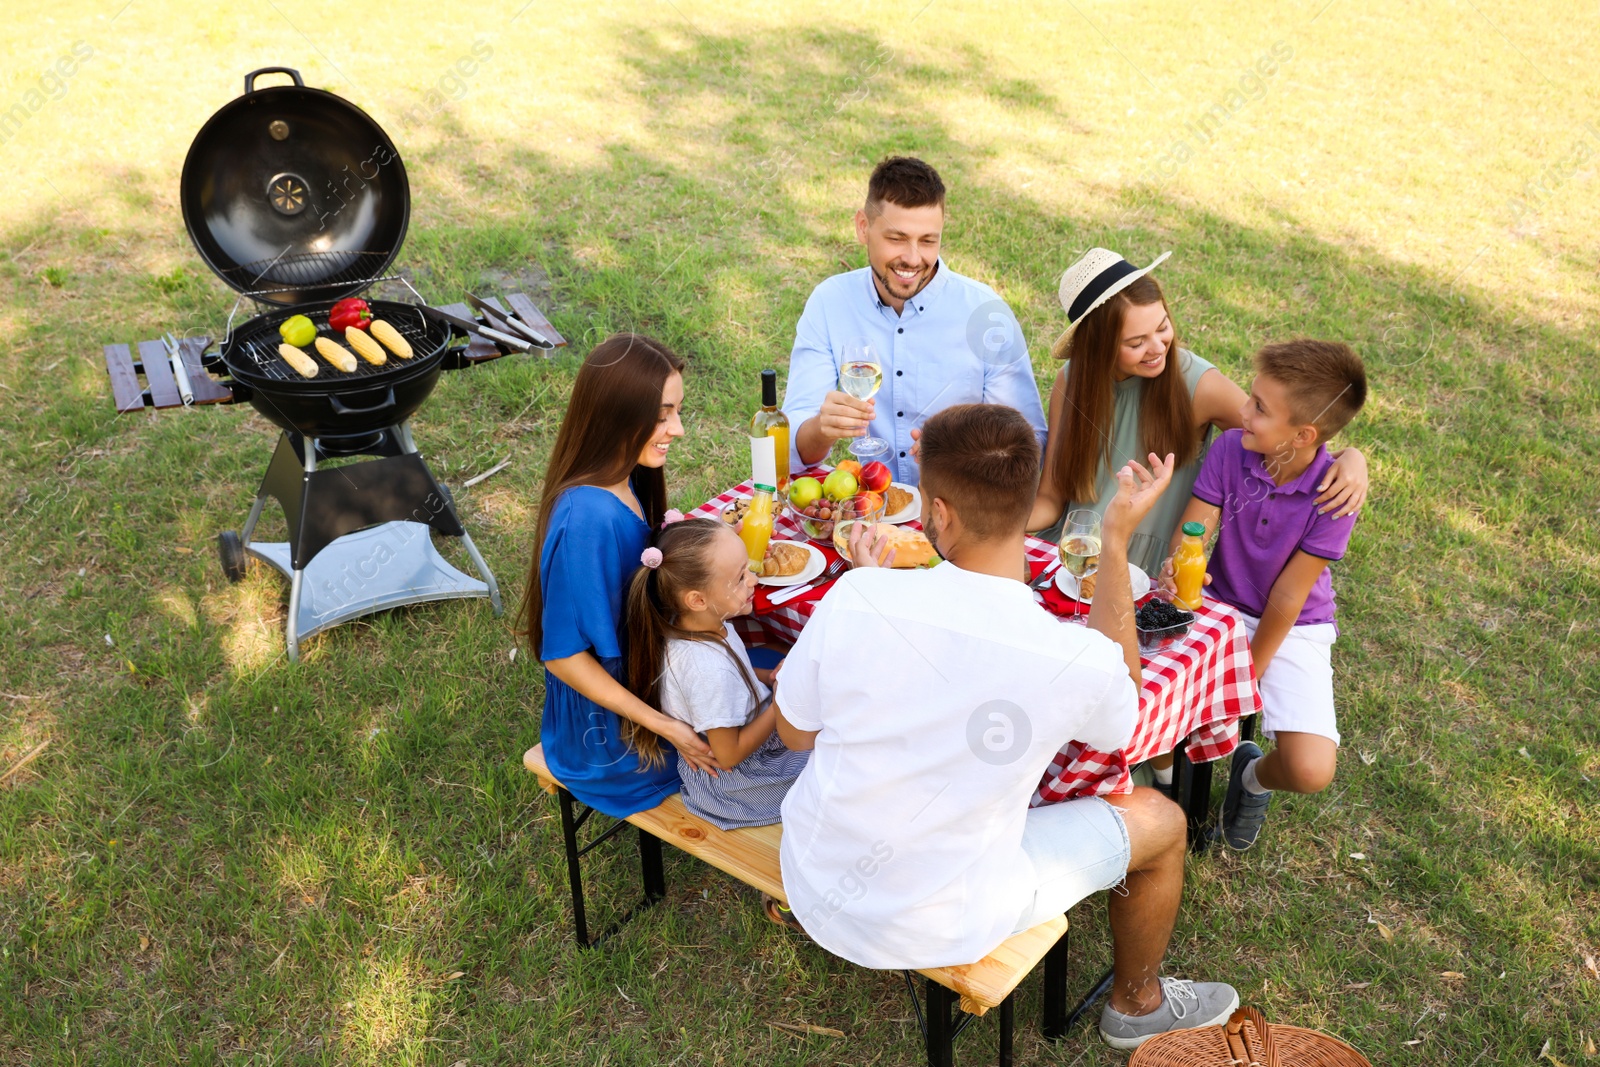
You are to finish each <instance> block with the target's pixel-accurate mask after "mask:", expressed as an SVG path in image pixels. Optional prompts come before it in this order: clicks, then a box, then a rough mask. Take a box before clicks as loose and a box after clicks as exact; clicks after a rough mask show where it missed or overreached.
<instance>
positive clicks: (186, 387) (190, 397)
mask: <svg viewBox="0 0 1600 1067" xmlns="http://www.w3.org/2000/svg"><path fill="white" fill-rule="evenodd" d="M161 343H162V344H164V345H166V346H167V358H168V359H170V360H171V361H172V377H173V380H174V381H176V382H177V383H178V395H179V396H180V397H182V398H183V406H184V407H188V406H190V405H191V404H193V403H194V388H193V387H192V386H191V385H190V384H189V372H188V371H187V370H185V369H184V367H183V352H182V351H181V350H180V349H179V348H178V339H177V338H176V337H174V336H172V334H170V333H164V334H162V335H161Z"/></svg>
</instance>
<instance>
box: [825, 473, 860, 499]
mask: <svg viewBox="0 0 1600 1067" xmlns="http://www.w3.org/2000/svg"><path fill="white" fill-rule="evenodd" d="M857 488H858V486H857V483H856V476H855V475H854V474H851V473H850V472H849V471H847V470H836V471H834V472H833V473H831V474H829V475H828V477H827V479H826V480H825V481H824V482H823V483H822V495H823V496H825V497H827V498H828V499H829V500H848V499H849V498H850V497H853V496H855V495H856V489H857Z"/></svg>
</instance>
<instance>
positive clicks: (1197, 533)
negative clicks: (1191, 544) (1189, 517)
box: [1183, 522, 1206, 537]
mask: <svg viewBox="0 0 1600 1067" xmlns="http://www.w3.org/2000/svg"><path fill="white" fill-rule="evenodd" d="M1183 532H1184V533H1186V534H1188V535H1189V536H1190V537H1204V536H1205V535H1206V527H1205V523H1201V522H1186V523H1184V524H1183Z"/></svg>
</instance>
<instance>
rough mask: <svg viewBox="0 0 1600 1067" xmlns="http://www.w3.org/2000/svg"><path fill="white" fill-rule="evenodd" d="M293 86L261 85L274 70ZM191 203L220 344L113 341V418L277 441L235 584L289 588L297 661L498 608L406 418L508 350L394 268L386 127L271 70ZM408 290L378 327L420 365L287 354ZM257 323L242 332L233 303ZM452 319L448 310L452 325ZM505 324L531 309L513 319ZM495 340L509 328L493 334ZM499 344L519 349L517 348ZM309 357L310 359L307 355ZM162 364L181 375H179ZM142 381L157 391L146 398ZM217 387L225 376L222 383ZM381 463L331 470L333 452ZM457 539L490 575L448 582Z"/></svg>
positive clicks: (225, 542) (191, 189)
mask: <svg viewBox="0 0 1600 1067" xmlns="http://www.w3.org/2000/svg"><path fill="white" fill-rule="evenodd" d="M274 73H276V74H283V75H287V76H288V77H289V78H290V79H291V80H292V81H293V85H292V86H288V85H280V86H273V87H269V88H263V89H257V88H256V85H255V82H256V79H257V78H258V77H260V76H261V75H264V74H274ZM180 200H181V203H182V206H183V219H184V226H185V229H186V230H187V231H188V233H189V236H190V238H191V239H192V240H193V242H194V245H195V249H196V250H197V251H198V252H199V254H200V257H201V258H202V259H203V260H204V261H205V262H206V264H207V266H209V267H210V268H211V270H212V271H213V272H214V273H215V274H216V275H217V276H218V277H219V278H221V279H222V280H223V281H224V282H225V283H227V284H228V286H229V287H231V288H232V289H234V290H235V291H236V292H237V293H238V296H237V298H236V299H235V302H234V305H233V309H232V311H231V312H230V313H229V315H228V324H227V330H226V332H225V336H224V337H223V340H222V342H221V344H220V346H219V349H218V350H217V351H214V352H208V351H206V348H207V346H208V342H205V341H200V342H195V341H193V340H190V341H186V342H184V343H182V344H176V343H174V344H173V345H172V346H170V347H169V348H168V349H167V350H163V348H162V346H161V344H160V343H159V342H141V343H140V345H139V354H140V357H141V362H139V363H135V362H133V360H132V358H131V356H130V353H129V351H128V348H127V346H126V345H108V346H106V364H107V369H108V372H109V373H110V375H111V380H112V386H113V394H114V396H115V398H116V402H117V408H118V410H119V411H131V410H142V409H143V408H144V407H145V406H146V404H149V405H150V406H153V407H168V406H177V405H178V403H179V399H180V395H181V394H184V392H185V390H187V391H188V395H182V404H183V406H186V407H187V406H189V405H190V404H191V403H193V404H208V403H237V402H239V401H247V402H248V403H250V404H251V405H252V406H253V407H255V409H256V410H257V411H259V412H261V414H262V415H264V416H265V417H266V418H268V419H269V420H271V421H272V422H273V423H274V424H276V425H277V426H278V427H280V428H281V429H282V431H283V432H282V434H281V435H280V437H279V438H278V443H277V446H276V447H275V449H274V450H273V454H272V458H271V460H270V462H269V463H268V465H267V471H266V474H265V476H264V477H263V479H262V482H261V487H260V490H259V491H258V492H257V494H256V498H255V502H254V503H253V504H252V506H251V508H250V513H249V517H248V518H247V519H246V520H245V523H244V527H243V529H242V530H240V531H239V532H235V531H232V530H225V531H223V532H222V533H221V534H219V535H218V542H217V543H218V551H219V555H220V557H221V562H222V568H223V572H224V573H225V574H226V575H227V577H228V579H229V580H230V581H239V580H240V579H241V578H242V577H243V576H244V573H245V566H246V562H247V559H248V558H249V557H254V558H256V559H259V560H261V561H263V562H265V563H268V564H270V565H272V566H274V567H276V568H277V569H278V570H279V571H281V572H283V574H284V575H285V576H286V577H287V578H288V579H289V582H290V591H289V612H288V622H287V626H286V631H287V632H286V635H285V637H286V644H287V648H288V653H289V658H290V659H291V660H293V659H298V658H299V652H300V643H301V641H303V640H304V639H305V638H307V637H309V636H311V635H312V634H314V633H317V632H319V631H321V630H324V629H327V628H328V627H331V626H336V625H338V624H339V623H342V622H346V621H348V620H350V619H353V618H356V617H359V616H361V615H366V614H369V613H371V612H374V611H380V610H384V609H387V608H392V607H398V606H401V605H405V604H415V603H420V602H423V601H430V600H439V599H448V598H456V597H487V598H488V599H489V601H490V603H491V604H492V605H493V607H494V612H495V614H496V615H499V614H501V612H502V610H503V607H502V604H501V599H500V591H499V587H498V585H497V584H496V582H495V579H494V575H493V574H492V573H491V572H490V570H489V567H488V565H487V564H486V563H485V562H484V560H483V557H482V555H481V554H480V553H479V552H478V549H477V546H476V545H474V544H473V543H472V538H471V537H470V536H469V535H468V534H467V531H466V529H465V528H464V527H463V526H462V524H461V520H460V517H459V516H458V515H457V513H456V509H455V504H454V500H453V499H452V497H451V494H450V491H449V489H447V488H446V487H445V486H444V485H443V484H442V483H441V482H440V481H439V480H438V479H437V478H435V477H434V475H433V472H432V471H431V470H429V468H428V465H427V463H426V462H425V461H424V459H423V457H422V454H421V452H419V451H418V449H417V446H416V443H415V441H414V440H413V439H412V436H411V428H410V425H409V423H408V421H407V420H408V419H409V418H410V417H411V415H412V414H413V413H414V412H415V411H416V410H417V409H418V408H419V407H420V406H421V405H422V403H423V402H424V401H425V400H426V399H427V398H428V395H429V394H430V393H431V392H432V391H433V387H434V385H435V384H436V383H437V382H438V379H439V375H440V373H441V372H442V371H445V370H459V369H462V368H465V367H469V366H473V365H476V363H478V362H483V361H485V360H487V359H492V358H497V357H498V356H500V355H503V354H504V353H505V351H506V350H505V348H503V347H499V346H496V345H494V344H492V343H490V342H488V341H486V340H484V339H483V338H481V337H480V338H473V339H471V343H470V344H466V345H465V347H463V343H464V340H465V339H466V338H467V336H468V335H467V332H466V331H465V330H464V329H463V328H462V325H461V324H463V323H466V322H472V321H476V320H474V319H473V313H472V311H471V310H470V309H468V308H467V307H466V306H465V305H450V306H448V307H445V308H441V309H434V308H430V307H428V306H427V305H426V303H425V302H423V300H422V297H421V296H420V295H419V294H417V292H416V290H415V289H411V286H410V283H409V282H406V281H405V279H404V278H399V277H396V276H394V275H389V274H386V273H385V272H386V271H388V269H389V267H390V265H391V264H392V263H393V262H394V259H395V257H396V256H397V255H398V254H399V251H400V247H401V244H402V243H403V241H404V239H405V232H406V227H407V223H408V220H409V218H410V211H411V206H410V189H409V185H408V183H407V180H406V172H405V165H404V163H403V162H402V161H401V159H400V154H399V152H398V151H397V150H396V149H395V147H394V144H393V142H391V141H390V140H389V137H388V135H387V134H385V133H384V131H383V130H382V129H381V128H380V127H379V126H378V124H377V123H376V122H374V121H373V120H372V119H371V117H369V116H368V115H367V114H366V113H365V112H363V111H362V110H361V109H360V108H358V107H356V106H355V105H354V104H351V103H350V102H349V101H346V100H344V99H342V98H340V97H338V96H336V95H334V94H332V93H328V92H324V91H322V90H319V89H309V88H306V86H305V83H304V82H303V81H302V80H301V78H300V75H299V73H298V72H297V71H294V70H292V69H290V68H287V67H268V68H263V69H261V70H256V71H252V72H250V73H249V74H247V75H245V79H244V94H243V95H242V96H240V97H238V98H237V99H235V100H233V101H231V102H230V103H228V104H227V105H225V106H224V107H223V108H222V109H221V110H219V111H218V112H217V113H216V114H215V115H213V116H212V117H211V118H210V119H209V120H208V121H207V122H206V124H205V125H204V126H203V127H202V128H201V130H200V132H199V133H198V134H197V135H196V137H195V139H194V142H193V144H191V146H190V148H189V154H188V157H187V158H186V159H185V161H184V166H183V177H182V180H181V188H180ZM394 280H398V281H400V282H401V283H402V284H404V285H405V287H406V288H407V289H410V291H411V293H412V295H413V296H415V297H416V302H415V303H411V302H407V301H404V300H379V299H371V300H368V304H369V306H370V308H371V311H372V315H373V318H374V319H381V320H383V321H385V322H387V323H389V324H390V325H391V326H393V327H394V328H395V329H396V330H397V331H398V332H399V333H400V335H401V336H402V337H404V338H405V340H406V341H407V343H409V344H410V346H411V350H412V354H411V356H410V358H401V357H400V356H399V355H397V354H394V353H389V355H388V358H387V359H386V361H385V362H383V363H382V364H381V365H374V364H372V363H370V362H368V361H367V360H366V359H358V360H357V361H356V366H355V369H354V370H353V371H349V372H345V371H341V370H338V369H336V368H335V367H334V366H333V365H332V364H331V363H328V362H327V361H326V360H323V359H316V363H317V371H318V373H317V375H316V376H315V377H310V378H307V377H302V376H301V375H300V374H299V373H298V372H297V371H295V370H294V369H293V368H292V367H291V366H290V365H289V363H287V362H285V361H284V359H283V357H282V356H281V355H280V354H279V344H280V343H281V341H282V338H281V337H280V335H279V327H280V326H281V325H282V324H283V323H284V322H285V320H287V319H288V318H290V317H291V316H293V315H305V316H307V317H308V318H310V319H311V321H312V323H313V324H314V325H315V326H316V327H317V333H318V336H319V337H325V338H329V339H332V340H335V341H337V342H338V343H340V344H341V345H345V344H347V342H346V340H345V338H344V337H343V336H342V335H341V334H340V333H339V332H338V331H335V330H333V329H332V328H331V327H330V326H329V322H328V315H329V311H330V309H331V308H332V307H333V305H334V304H335V303H336V302H337V301H338V300H340V299H343V298H345V297H349V296H354V295H356V294H359V293H363V292H365V291H366V290H367V289H368V288H370V287H371V286H372V285H373V284H375V283H377V282H379V281H394ZM508 299H509V300H510V301H511V303H512V304H513V306H514V309H515V311H514V312H504V309H503V308H500V306H499V304H498V302H491V303H492V305H493V306H494V308H495V309H496V310H497V311H500V312H502V313H503V318H502V320H501V325H505V324H507V323H515V324H516V327H517V328H518V329H519V330H521V331H522V334H523V336H525V337H529V338H532V337H538V338H540V340H538V341H535V342H533V343H532V344H530V343H528V342H527V341H525V340H522V341H521V343H520V344H519V346H518V347H520V348H521V349H523V350H527V349H528V348H530V347H541V348H545V349H548V348H552V347H555V346H557V345H564V344H565V343H566V342H565V341H564V340H562V339H561V338H560V335H559V334H556V333H555V331H554V330H553V328H551V327H550V325H549V323H548V321H546V320H544V318H543V316H542V315H540V314H539V313H538V312H537V309H535V308H533V306H532V304H531V302H529V301H527V300H526V298H525V297H521V296H520V294H514V295H512V296H511V297H509V298H508ZM245 307H254V308H255V309H256V313H255V314H253V315H251V316H250V317H249V318H248V319H246V320H245V321H243V322H241V323H239V324H238V325H235V322H234V320H235V319H236V318H238V317H239V316H240V313H241V309H242V308H245ZM441 312H443V313H444V314H441ZM513 315H519V316H520V317H521V318H520V320H519V319H516V318H514V317H513ZM495 336H503V335H495ZM506 340H509V341H518V340H519V338H517V337H508V338H506ZM313 352H315V347H314V346H305V354H308V355H309V354H311V353H313ZM169 353H170V359H171V366H172V368H173V369H172V370H168V369H167V365H166V358H167V357H168V355H169ZM141 371H142V372H143V373H144V374H145V375H146V378H147V379H148V381H149V391H148V392H142V391H141V390H140V389H139V384H138V378H137V374H138V373H139V372H141ZM213 374H216V375H217V377H213V376H212V375H213ZM357 456H361V457H369V458H365V459H361V460H358V461H356V462H349V463H343V464H340V465H338V466H333V467H329V466H326V463H327V461H328V460H330V459H332V458H335V457H357ZM269 498H270V499H273V500H276V501H277V502H278V505H279V507H280V508H281V509H282V510H283V513H284V516H285V518H286V519H287V521H288V526H289V535H288V536H289V539H288V541H287V542H279V543H262V542H255V541H253V540H252V537H253V535H254V533H255V528H256V524H257V523H258V521H259V520H260V519H261V516H262V513H263V511H264V510H265V507H266V503H267V500H268V499H269ZM430 530H431V531H432V532H434V533H438V534H441V535H443V536H447V537H456V538H460V540H461V544H462V547H463V548H464V549H465V550H466V553H467V555H468V557H469V558H470V559H471V561H472V565H473V567H474V569H476V571H477V572H478V578H476V579H474V578H472V577H471V576H469V575H467V574H465V573H463V572H462V571H460V570H458V569H456V568H455V567H454V566H452V565H451V564H450V563H449V562H448V561H446V560H445V559H444V557H443V556H441V555H440V554H439V552H438V550H437V549H436V548H435V547H434V545H433V542H432V538H431V537H430V536H429V531H430Z"/></svg>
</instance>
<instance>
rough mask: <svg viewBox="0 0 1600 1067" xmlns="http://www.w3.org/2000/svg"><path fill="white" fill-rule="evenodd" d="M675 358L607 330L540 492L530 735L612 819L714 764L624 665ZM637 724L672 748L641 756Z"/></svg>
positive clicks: (653, 523)
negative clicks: (535, 683)
mask: <svg viewBox="0 0 1600 1067" xmlns="http://www.w3.org/2000/svg"><path fill="white" fill-rule="evenodd" d="M682 406H683V360H681V359H679V358H678V357H677V356H676V355H674V354H673V353H672V352H671V351H670V350H669V349H667V348H666V347H665V346H664V345H661V344H659V343H658V342H655V341H652V340H650V339H649V338H647V337H641V336H639V335H637V334H616V335H614V336H612V337H608V338H607V339H606V340H604V341H602V342H600V344H598V345H596V346H595V348H594V350H593V351H592V352H590V353H589V355H588V357H587V358H586V359H585V360H584V363H583V366H582V367H581V368H580V369H579V371H578V377H577V381H576V382H574V383H573V386H572V399H571V401H570V403H569V404H568V405H567V411H566V415H565V416H564V417H563V418H562V420H561V430H560V432H559V433H558V434H557V435H556V444H555V449H554V451H553V452H552V454H551V456H550V467H549V470H548V471H547V472H546V473H545V480H544V494H543V496H542V497H541V498H540V503H539V524H538V527H537V533H536V535H535V540H534V544H535V545H536V546H537V547H536V549H535V553H534V558H533V563H532V565H531V566H530V568H529V573H528V587H527V593H526V594H525V596H524V597H523V603H522V612H521V616H522V629H523V631H524V632H525V633H526V634H527V635H528V644H529V647H530V649H531V650H532V652H533V654H534V655H535V656H537V657H538V658H539V659H540V660H541V661H542V662H543V663H544V669H545V689H544V717H543V720H542V721H541V722H540V725H539V740H540V742H541V743H542V744H543V745H544V756H545V760H546V762H547V763H548V764H549V766H550V770H551V772H552V773H553V774H554V775H555V776H556V778H557V779H559V780H560V781H561V782H562V783H563V784H564V785H565V786H566V787H567V789H568V790H569V791H571V793H572V795H573V796H575V797H577V798H578V799H579V800H581V801H582V802H583V803H585V804H587V805H589V806H590V807H592V808H595V809H596V810H598V811H601V812H604V813H605V814H607V815H611V816H614V817H616V818H623V817H626V816H628V815H632V814H633V813H634V812H637V811H644V810H646V809H648V808H653V807H655V806H656V805H657V804H659V803H660V802H661V801H662V800H664V799H665V798H666V797H667V796H669V795H670V794H672V793H675V792H677V791H678V781H679V780H678V766H677V758H683V759H687V760H689V761H690V763H691V764H693V765H694V766H697V767H701V768H703V769H706V770H709V771H712V772H713V773H715V772H716V771H717V770H718V769H720V768H718V765H717V763H716V759H715V757H714V756H713V755H712V752H711V748H710V746H709V745H707V744H706V743H705V742H704V741H702V740H701V739H700V738H699V736H698V735H696V734H695V732H694V730H693V729H692V728H691V727H690V726H689V725H688V724H687V723H684V722H682V721H680V720H678V719H674V718H672V717H670V716H668V715H664V714H662V713H661V712H660V711H658V710H657V709H655V708H652V707H651V706H650V705H648V704H646V703H645V702H644V701H642V700H640V699H639V698H638V697H636V696H634V695H633V694H632V693H630V692H629V691H628V689H627V687H626V686H624V685H623V684H622V682H621V681H619V680H618V679H620V678H621V677H622V675H623V640H622V634H623V626H622V607H623V597H624V594H625V592H626V590H627V586H628V579H629V578H630V577H631V575H632V574H633V572H634V570H635V569H636V568H637V567H638V566H639V554H640V553H641V552H643V551H644V549H645V548H646V546H648V545H649V543H650V533H651V531H652V530H654V529H656V528H657V527H659V526H660V524H661V520H662V517H663V515H664V514H665V512H666V502H667V485H666V476H665V467H666V462H667V453H668V451H669V449H670V448H671V446H672V442H673V441H674V440H676V439H677V438H679V437H681V436H683V420H682V417H681V409H682ZM639 730H645V731H649V732H650V733H653V734H655V735H656V736H657V737H659V738H661V739H663V740H665V741H667V742H669V743H670V744H671V745H672V746H673V748H675V749H676V750H677V758H674V756H673V754H672V753H671V752H669V753H668V758H667V760H666V761H665V763H664V764H660V765H657V766H655V767H647V766H645V765H643V764H642V763H641V762H640V760H639V757H638V754H637V752H636V751H635V748H634V746H632V745H630V744H629V743H628V742H629V738H630V737H632V736H633V735H634V732H635V731H639Z"/></svg>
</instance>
